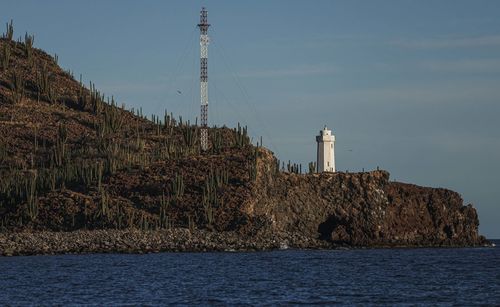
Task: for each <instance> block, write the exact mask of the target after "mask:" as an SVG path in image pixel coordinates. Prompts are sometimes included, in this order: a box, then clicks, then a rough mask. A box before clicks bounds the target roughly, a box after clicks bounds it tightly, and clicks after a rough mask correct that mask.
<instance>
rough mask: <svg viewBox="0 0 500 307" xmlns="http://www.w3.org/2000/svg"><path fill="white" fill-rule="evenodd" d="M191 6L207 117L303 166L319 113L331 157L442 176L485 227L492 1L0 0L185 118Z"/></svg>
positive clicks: (55, 47) (497, 21)
mask: <svg viewBox="0 0 500 307" xmlns="http://www.w3.org/2000/svg"><path fill="white" fill-rule="evenodd" d="M202 5H205V6H207V8H208V11H209V22H210V23H211V24H212V27H211V28H210V36H211V37H212V43H211V45H210V47H209V83H210V88H209V89H210V93H209V95H210V121H211V123H212V124H219V125H220V124H223V123H227V124H228V125H234V124H235V123H236V122H238V121H239V122H242V123H244V124H248V125H249V128H250V132H251V133H252V135H253V136H254V137H256V138H257V137H259V136H261V135H262V136H263V138H264V145H265V146H268V147H270V149H271V150H273V151H275V153H276V154H277V155H278V157H279V158H280V159H281V160H292V161H296V162H300V163H302V164H304V165H306V164H307V162H309V161H312V160H314V159H315V140H314V136H315V134H316V133H317V132H318V131H319V129H321V128H322V127H323V125H324V124H326V125H328V127H331V128H332V129H333V130H334V133H335V134H336V136H337V141H338V142H337V164H338V167H339V168H340V169H341V170H350V171H356V170H361V169H362V168H365V169H367V170H368V169H374V168H376V167H377V166H380V167H381V168H384V169H387V170H389V171H390V172H391V176H392V179H395V180H398V181H404V182H412V183H416V184H420V185H425V186H434V187H445V188H450V189H453V190H456V191H458V192H460V193H461V194H462V196H463V198H464V200H465V201H466V202H472V203H474V205H475V207H476V208H477V209H478V212H479V217H480V221H481V226H480V230H481V232H482V233H483V234H485V235H486V236H488V237H490V238H500V227H499V226H498V225H499V224H500V223H499V220H500V206H499V200H498V198H499V197H498V195H497V188H498V186H499V180H498V177H499V176H500V158H499V157H500V121H499V119H498V117H499V116H500V101H499V100H500V1H495V0H491V1H486V0H470V1H460V0H448V1H445V0H442V1H434V0H392V1H388V0H387V1H382V0H379V1H368V0H365V1H356V0H345V1H320V0H316V1H311V0H309V1H306V0H302V1H291V0H288V1H284V0H283V1H278V0H252V1H234V0H233V1H230V0H226V1H222V0H221V1H211V0H210V1H209V0H206V1H199V0H198V1H194V0H193V1H187V0H177V1H110V0H108V1H95V0H91V1H62V0H61V1H55V0H48V1H34V0H32V1H20V0H2V2H1V4H0V22H1V23H2V24H4V23H5V22H6V21H7V20H9V19H14V24H15V31H16V33H15V34H16V36H19V35H21V34H24V32H25V31H28V32H30V33H34V34H35V45H36V46H37V47H40V48H42V49H45V50H46V51H48V52H49V53H57V54H58V55H59V63H60V64H61V65H62V66H63V67H64V68H66V69H70V70H72V71H74V73H75V76H78V75H79V74H80V73H81V74H83V78H84V80H85V81H86V82H88V81H89V80H92V81H93V82H95V83H96V84H97V87H99V88H100V89H102V90H103V91H105V92H106V93H107V94H109V95H114V96H115V97H116V98H118V100H119V101H120V102H124V103H126V104H127V106H130V107H136V108H138V107H142V108H143V110H144V112H145V113H147V114H150V113H153V112H155V113H158V114H161V113H163V109H165V108H167V109H168V110H169V111H173V112H174V113H176V114H178V115H183V117H184V118H191V119H194V117H195V116H197V115H198V110H199V98H198V97H199V90H198V65H199V64H198V57H199V56H198V54H199V45H198V31H197V29H196V26H195V25H196V23H197V22H198V18H199V9H200V7H201V6H202ZM177 90H180V91H181V92H182V94H178V93H177Z"/></svg>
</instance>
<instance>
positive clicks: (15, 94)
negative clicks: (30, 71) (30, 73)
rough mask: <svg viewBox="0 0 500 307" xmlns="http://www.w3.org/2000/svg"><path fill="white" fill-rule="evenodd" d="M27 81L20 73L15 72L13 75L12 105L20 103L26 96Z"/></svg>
mask: <svg viewBox="0 0 500 307" xmlns="http://www.w3.org/2000/svg"><path fill="white" fill-rule="evenodd" d="M25 86H26V80H25V79H24V76H23V75H22V73H21V72H19V71H17V70H16V71H14V72H12V74H11V95H12V96H11V99H12V103H14V104H18V103H20V102H21V101H22V100H23V99H24V96H25Z"/></svg>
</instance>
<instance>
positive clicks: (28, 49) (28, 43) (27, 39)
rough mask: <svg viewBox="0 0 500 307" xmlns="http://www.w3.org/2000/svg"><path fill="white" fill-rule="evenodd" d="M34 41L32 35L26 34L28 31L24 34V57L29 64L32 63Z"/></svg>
mask: <svg viewBox="0 0 500 307" xmlns="http://www.w3.org/2000/svg"><path fill="white" fill-rule="evenodd" d="M34 42H35V36H34V35H28V33H26V34H24V52H25V54H26V58H27V59H28V62H29V63H30V64H33V43H34Z"/></svg>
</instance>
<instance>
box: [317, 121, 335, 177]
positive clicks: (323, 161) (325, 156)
mask: <svg viewBox="0 0 500 307" xmlns="http://www.w3.org/2000/svg"><path fill="white" fill-rule="evenodd" d="M316 143H318V151H317V160H316V170H317V172H318V173H322V172H335V136H334V135H333V134H332V131H331V130H328V128H327V127H326V126H325V127H324V128H323V130H320V132H319V135H318V136H316Z"/></svg>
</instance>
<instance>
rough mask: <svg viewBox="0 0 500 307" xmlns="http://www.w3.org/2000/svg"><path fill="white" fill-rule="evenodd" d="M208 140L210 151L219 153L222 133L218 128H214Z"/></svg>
mask: <svg viewBox="0 0 500 307" xmlns="http://www.w3.org/2000/svg"><path fill="white" fill-rule="evenodd" d="M210 141H211V143H212V151H213V153H215V154H219V153H220V152H221V150H222V133H221V132H220V130H218V129H214V131H213V132H212V133H210Z"/></svg>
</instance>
